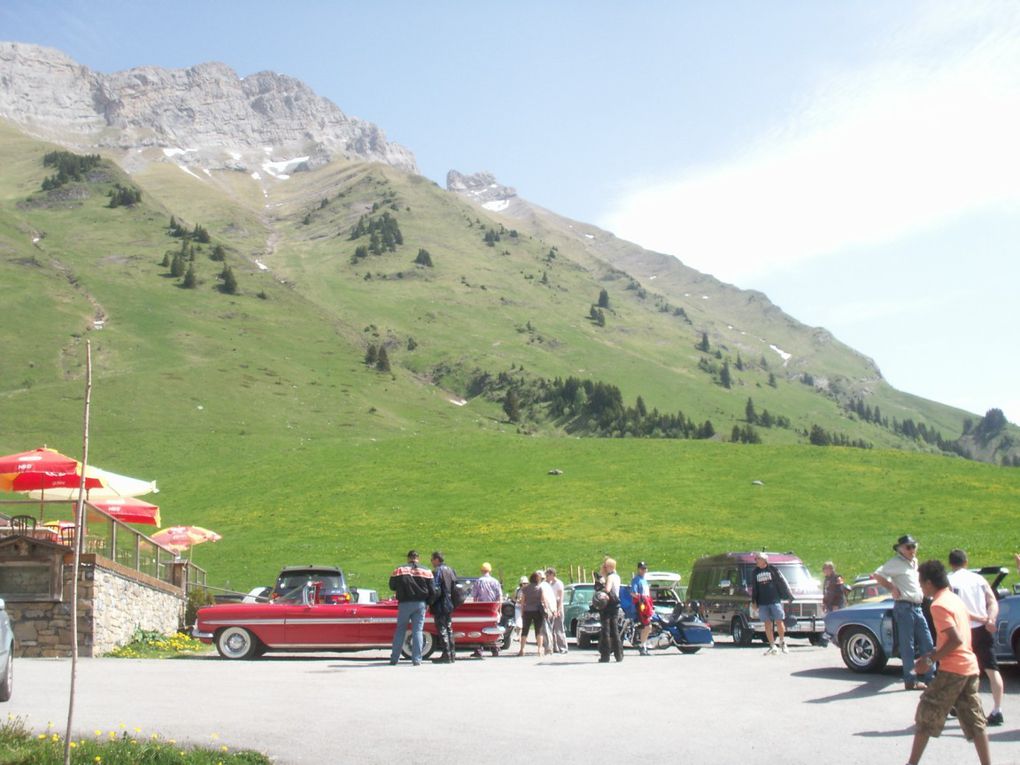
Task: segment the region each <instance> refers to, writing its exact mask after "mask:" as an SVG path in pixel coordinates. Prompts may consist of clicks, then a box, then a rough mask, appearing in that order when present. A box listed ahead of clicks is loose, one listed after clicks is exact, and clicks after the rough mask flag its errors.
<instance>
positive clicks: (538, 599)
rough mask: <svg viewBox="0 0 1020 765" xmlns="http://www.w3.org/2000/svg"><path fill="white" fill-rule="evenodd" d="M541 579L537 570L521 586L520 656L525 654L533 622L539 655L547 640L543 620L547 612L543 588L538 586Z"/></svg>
mask: <svg viewBox="0 0 1020 765" xmlns="http://www.w3.org/2000/svg"><path fill="white" fill-rule="evenodd" d="M541 579H542V577H541V576H539V574H538V572H537V571H536V572H534V573H532V575H531V576H530V577H529V578H528V583H527V584H526V585H525V586H524V587H522V588H521V594H520V604H521V612H522V613H523V619H524V622H523V624H522V626H521V650H520V651H518V653H517V655H518V656H523V655H524V645H525V643H527V641H528V628H529V627H530V626H531V625H532V624H534V625H535V642H536V643H538V655H539V656H541V655H542V648H543V644H544V642H545V637H544V635H543V629H542V620H543V617H544V615H545V614H544V613H543V611H542V588H541V587H539V586H538V585H539V583H540V582H541Z"/></svg>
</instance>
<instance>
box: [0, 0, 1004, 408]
mask: <svg viewBox="0 0 1020 765" xmlns="http://www.w3.org/2000/svg"><path fill="white" fill-rule="evenodd" d="M0 39H7V40H16V41H20V42H34V43H40V44H44V45H50V46H53V47H56V48H59V49H61V50H63V51H64V52H65V53H67V54H68V55H70V56H71V57H72V58H74V59H76V60H77V61H79V62H80V63H82V64H85V65H86V66H89V67H91V68H93V69H97V70H99V71H103V72H110V71H116V70H119V69H127V68H130V67H132V66H139V65H143V64H155V65H160V66H167V67H186V66H191V65H194V64H197V63H200V62H203V61H210V60H217V61H222V62H225V63H226V64H228V65H230V66H232V67H233V68H234V69H235V70H236V71H237V72H238V73H239V74H241V75H245V74H251V73H253V72H256V71H260V70H265V69H270V70H274V71H277V72H281V73H285V74H289V75H292V76H294V77H297V78H299V79H301V80H303V81H305V82H306V83H308V84H309V85H310V86H311V87H312V88H314V89H315V90H316V91H317V92H318V93H320V94H321V95H324V96H326V97H328V98H330V99H331V100H332V101H334V102H335V103H336V104H337V105H338V106H339V107H340V108H341V109H342V110H344V111H345V112H346V113H348V114H350V115H354V116H358V117H362V118H364V119H367V120H370V121H372V122H375V123H377V124H378V125H379V126H380V127H382V128H383V130H384V131H385V132H386V134H387V136H388V137H389V138H390V140H394V141H397V142H398V143H402V144H404V145H406V146H407V147H409V148H410V149H411V150H412V151H414V153H415V155H416V156H417V159H418V164H419V167H420V169H421V171H422V172H423V173H424V174H425V175H426V176H428V177H430V178H432V179H434V180H436V181H438V182H439V183H440V184H442V183H444V182H445V177H446V171H447V170H449V169H451V168H454V169H458V170H461V171H463V172H474V171H478V170H490V171H492V172H493V173H495V175H496V177H497V178H498V179H499V180H500V181H501V182H503V183H506V184H508V185H511V186H514V187H516V188H517V190H518V192H519V193H520V195H521V196H523V197H525V198H526V199H529V200H531V201H533V202H536V203H538V204H540V205H543V206H545V207H548V208H549V209H551V210H554V211H556V212H558V213H561V214H564V215H568V216H570V217H573V218H577V219H579V220H582V221H586V222H590V223H595V224H597V225H601V226H603V227H604V228H607V229H609V230H610V231H613V232H614V233H616V234H617V235H619V236H621V237H623V238H626V239H630V240H632V241H635V242H637V243H639V244H641V245H644V246H646V247H649V248H651V249H655V250H659V251H661V252H667V253H670V254H673V255H676V256H677V257H679V258H680V259H681V260H683V261H684V262H685V263H687V264H688V265H690V266H693V267H694V268H697V269H699V270H701V271H705V272H707V273H711V274H713V275H715V276H717V277H718V278H720V279H722V280H724V281H728V282H732V283H734V284H737V285H738V286H740V287H745V288H753V289H758V290H761V291H763V292H765V293H766V294H768V295H769V297H770V298H772V300H773V301H774V302H775V303H777V304H778V305H780V306H781V307H782V308H783V309H785V310H786V311H787V312H788V313H790V314H792V315H793V316H794V317H796V318H798V319H800V320H801V321H803V322H805V323H807V324H810V325H817V326H823V327H826V328H827V329H829V330H831V331H832V332H833V333H834V334H835V335H836V336H837V337H838V338H839V339H841V340H843V341H844V342H846V343H848V344H849V345H851V346H853V347H854V348H856V349H858V350H859V351H861V352H862V353H865V354H866V355H868V356H871V357H872V358H874V359H875V361H876V362H877V363H878V365H879V367H880V368H881V369H882V372H883V373H884V374H885V376H886V378H887V379H888V380H889V381H890V382H891V383H892V384H893V385H895V386H896V387H898V388H901V389H903V390H906V391H909V392H911V393H916V394H918V395H922V396H925V397H927V398H931V399H935V400H938V401H942V402H945V403H948V404H954V405H956V406H960V407H962V408H965V409H968V410H970V411H973V412H975V413H978V414H983V413H984V412H985V410H987V409H989V408H991V407H999V408H1001V409H1003V410H1004V411H1005V413H1006V415H1007V417H1009V419H1010V420H1011V421H1013V422H1018V421H1020V389H1018V387H1017V383H1018V381H1020V353H1018V352H1017V349H1016V345H1015V343H1016V341H1015V340H1014V339H1013V331H1014V328H1015V326H1016V324H1017V303H1015V302H1013V301H1016V300H1018V297H1020V296H1018V295H1017V291H1018V288H1020V283H1018V281H1020V280H1018V276H1020V265H1018V258H1017V257H1016V255H1017V254H1018V253H1017V252H1016V251H1017V244H1018V243H1020V214H1018V213H1020V150H1018V148H1017V145H1018V142H1020V3H1014V2H1006V1H1005V0H1004V1H1003V2H981V1H979V0H968V2H964V3H961V2H945V3H941V2H934V1H931V2H907V1H905V0H901V1H900V2H887V1H886V0H874V1H873V2H853V0H830V1H826V0H812V1H811V2H803V1H801V2H763V1H761V0H756V1H752V2H715V1H714V0H712V1H709V0H705V1H704V2H698V3H695V2H680V1H679V0H673V1H669V2H638V3H620V2H601V1H599V0H586V2H569V1H561V2H555V3H554V2H548V0H546V1H545V2H530V1H528V0H517V1H516V2H514V3H501V4H497V3H492V2H483V1H482V0H472V1H467V0H465V1H464V2H420V0H416V1H414V2H410V1H409V2H388V1H387V0H376V1H375V2H356V3H355V2H340V1H333V2H327V1H325V0H321V1H320V2H300V1H297V2H292V3H287V4H284V3H280V2H276V1H275V0H266V1H265V2H260V1H258V0H244V2H240V1H238V2H228V1H226V0H219V1H218V2H208V0H205V1H204V2H191V1H190V0H178V1H176V2H172V3H171V2H165V3H159V2H145V0H133V1H132V2H121V1H120V0H105V1H104V2H102V3H92V2H84V1H82V2H71V1H67V2H56V1H52V0H24V1H23V0H4V2H3V3H2V4H0Z"/></svg>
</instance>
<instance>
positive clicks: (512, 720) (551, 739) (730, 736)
mask: <svg viewBox="0 0 1020 765" xmlns="http://www.w3.org/2000/svg"><path fill="white" fill-rule="evenodd" d="M596 658H597V656H596V654H594V653H593V652H591V651H572V652H571V653H570V654H568V655H565V656H556V657H549V658H546V659H538V658H537V657H534V656H528V657H525V658H523V659H519V658H516V657H500V658H498V659H493V658H488V659H485V660H473V661H472V660H466V659H465V660H463V661H458V662H457V663H456V664H454V665H453V666H448V665H429V664H426V665H423V666H422V667H419V668H415V667H411V666H410V665H405V664H404V663H403V662H402V663H401V664H400V665H399V666H397V667H390V666H388V665H387V664H386V661H385V654H383V653H380V652H371V651H366V652H362V653H355V654H344V655H337V654H332V655H316V656H310V655H300V656H295V655H290V656H283V655H280V656H275V657H274V656H273V655H270V656H267V657H265V658H263V659H260V660H257V661H253V662H228V661H224V660H221V659H218V658H216V657H214V656H209V657H201V658H194V659H184V660H176V661H168V660H163V661H159V660H124V659H83V660H81V661H80V662H79V670H78V693H79V696H78V703H77V705H76V712H75V723H76V725H75V727H76V729H77V730H80V731H83V732H85V735H93V732H94V731H95V730H96V729H102V730H103V731H104V732H105V731H109V730H118V731H119V730H121V727H120V726H122V725H123V726H125V727H126V729H127V730H128V731H132V730H133V729H134V728H136V727H137V728H141V729H142V735H148V734H149V733H152V732H158V733H160V734H162V735H163V736H166V737H169V738H174V739H176V740H178V741H182V742H183V741H190V742H194V743H198V744H210V745H214V746H220V745H222V744H226V745H228V746H230V747H232V748H234V747H244V748H253V749H258V750H261V751H264V752H266V753H268V754H270V755H271V756H272V757H273V758H274V760H275V761H276V762H278V763H281V765H329V764H331V763H348V762H350V763H359V764H360V763H387V764H389V763H395V762H400V763H424V762H426V761H429V762H436V761H438V762H440V763H442V765H458V764H459V763H477V762H485V763H487V764H488V763H495V764H500V763H511V762H512V763H515V765H517V764H518V763H520V762H522V761H524V762H531V763H547V762H548V763H553V762H554V763H558V764H562V763H574V762H578V763H580V762H584V763H586V764H592V763H605V762H612V761H614V760H615V761H617V762H619V763H621V764H623V763H632V762H636V761H639V760H643V761H645V762H648V763H653V762H660V761H668V762H677V761H679V762H705V763H709V762H710V763H712V764H713V765H729V764H730V763H750V762H754V763H756V765H757V763H762V762H765V761H766V760H771V761H774V762H781V763H783V765H801V764H803V765H808V764H809V763H810V765H818V764H819V763H824V764H826V765H828V764H830V763H831V764H833V765H854V764H855V763H862V764H864V765H878V764H879V763H897V764H898V763H903V762H904V761H905V760H906V755H907V753H908V751H909V747H910V740H911V736H912V732H911V722H912V720H913V712H914V706H915V704H916V702H917V694H916V693H910V692H906V691H903V690H901V688H902V686H901V685H900V683H899V668H898V665H897V666H895V667H893V666H890V667H889V668H888V669H887V670H886V672H885V673H884V674H881V675H867V676H864V675H854V674H851V673H850V672H848V671H847V670H845V669H843V668H842V663H841V661H840V658H839V653H838V651H837V650H836V649H835V648H833V647H829V648H814V647H811V646H809V645H807V644H806V643H802V644H799V645H798V644H793V645H792V650H791V653H790V654H789V655H788V656H775V657H765V656H762V651H761V649H760V648H759V647H757V646H756V647H753V648H738V647H734V646H732V645H729V644H725V643H723V644H720V645H718V646H717V647H716V648H715V649H711V650H705V651H702V652H701V653H699V654H697V655H694V656H684V655H681V654H679V653H678V652H677V651H676V650H675V649H671V650H669V651H660V652H655V653H654V654H653V655H652V656H650V657H641V656H638V655H637V654H636V653H634V652H632V651H630V652H628V654H627V657H626V659H625V660H624V662H623V663H622V664H619V665H617V664H615V663H612V664H598V663H597V662H596ZM16 666H17V677H16V680H15V692H14V698H13V699H12V700H11V701H10V702H8V703H7V704H5V705H2V706H6V707H7V710H6V711H7V712H9V713H11V714H14V715H20V716H23V717H25V718H27V721H28V724H29V725H30V726H31V727H33V728H36V729H40V730H41V729H45V728H46V726H47V723H48V722H50V721H53V723H54V725H55V727H56V728H57V730H58V731H61V732H62V731H63V728H64V726H65V724H66V719H67V689H68V686H69V675H70V662H69V660H62V659H22V660H19V661H18V663H17V665H16ZM1005 678H1006V683H1007V692H1008V695H1007V699H1006V704H1005V710H1004V711H1005V715H1006V725H1004V726H1003V727H1000V728H992V729H991V738H992V756H993V759H994V761H995V762H996V763H1000V765H1001V763H1017V764H1018V765H1020V671H1017V669H1016V668H1008V669H1007V670H1006V672H1005ZM983 699H984V700H985V701H986V702H987V700H988V695H987V693H984V694H983ZM2 706H0V711H3V708H2ZM976 761H977V760H976V758H975V756H974V753H973V748H972V747H971V746H970V745H969V744H967V743H966V742H965V741H964V739H963V736H962V734H961V732H960V729H959V727H958V726H957V724H956V723H955V721H950V722H949V724H948V725H947V727H946V731H945V733H944V734H943V736H942V738H941V739H939V740H935V741H932V743H931V744H930V745H929V747H928V752H927V754H926V756H925V760H924V762H925V763H926V764H930V765H940V764H944V765H950V764H951V765H959V763H966V762H976Z"/></svg>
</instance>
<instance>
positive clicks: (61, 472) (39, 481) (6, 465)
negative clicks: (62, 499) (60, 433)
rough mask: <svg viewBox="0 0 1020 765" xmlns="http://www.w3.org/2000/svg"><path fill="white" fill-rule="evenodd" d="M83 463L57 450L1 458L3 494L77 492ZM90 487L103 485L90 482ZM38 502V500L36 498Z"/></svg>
mask: <svg viewBox="0 0 1020 765" xmlns="http://www.w3.org/2000/svg"><path fill="white" fill-rule="evenodd" d="M80 467H81V463H79V462H78V460H76V459H73V458H71V457H66V456H64V455H63V454H61V453H60V452H58V451H56V450H54V449H46V448H42V449H33V450H32V451H30V452H19V453H17V454H8V455H6V456H3V457H0V491H17V492H25V491H30V490H33V489H35V490H46V489H51V488H56V487H64V488H67V489H69V490H70V489H77V488H78V486H79V485H80V484H81V473H80V472H79V470H80ZM85 480H86V486H88V485H89V483H92V484H94V485H96V486H98V485H99V481H98V480H97V479H95V478H93V479H91V480H90V479H89V478H86V479H85ZM36 499H38V497H36Z"/></svg>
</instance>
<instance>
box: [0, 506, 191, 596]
mask: <svg viewBox="0 0 1020 765" xmlns="http://www.w3.org/2000/svg"><path fill="white" fill-rule="evenodd" d="M74 504H75V503H74V501H72V500H47V501H46V502H45V503H43V504H42V505H40V502H39V501H38V500H24V499H0V506H3V510H4V511H7V510H8V506H14V507H12V508H11V510H10V512H3V511H0V538H3V537H6V536H15V535H21V536H31V537H34V538H37V539H45V540H47V541H50V542H54V543H56V544H62V545H64V546H66V547H70V548H71V549H74V548H73V546H74V541H75V540H74V533H73V530H72V532H71V533H67V532H66V530H65V531H59V530H49V529H47V528H46V527H44V526H43V525H42V522H41V521H39V520H38V519H37V524H36V529H35V530H34V531H18V530H15V529H13V528H11V527H10V526H9V525H5V524H7V523H8V522H9V521H10V517H11V515H20V514H27V513H26V512H25V511H27V510H29V509H30V508H32V507H33V506H34V507H36V508H39V509H40V511H41V512H40V513H39V515H43V511H45V510H46V509H51V510H56V512H55V513H54V515H55V517H56V518H60V517H62V516H64V515H66V514H67V510H66V508H67V507H69V506H73V505H74ZM71 512H72V513H73V507H72V510H71ZM81 551H82V552H85V553H92V554H94V555H99V556H102V557H104V558H107V559H109V560H112V561H114V562H115V563H118V564H119V565H121V566H124V567H125V568H129V569H133V570H135V571H138V572H141V573H143V574H146V575H148V576H151V577H153V578H155V579H159V580H160V581H163V582H167V583H169V584H175V585H177V586H180V587H190V586H196V585H197V586H205V584H206V572H205V569H203V568H201V567H199V566H196V565H195V564H193V563H192V562H191V561H190V560H182V559H181V558H180V556H179V555H178V554H177V553H175V552H174V551H173V550H170V549H169V548H166V547H163V546H162V545H160V544H159V543H158V542H154V541H153V540H152V539H150V538H149V537H147V536H146V535H145V534H143V533H141V532H140V531H138V530H137V529H134V528H132V527H131V526H128V525H127V524H126V523H123V522H121V521H118V520H117V519H116V518H113V517H111V516H109V515H107V514H106V513H104V512H103V511H102V510H100V509H99V508H98V507H94V506H92V505H90V504H89V503H88V502H87V501H86V502H85V534H84V536H83V538H82V540H81ZM182 567H183V568H184V572H183V574H184V576H183V580H184V581H183V582H182V581H181V578H182V577H181V575H180V573H175V571H179V570H180V569H181V568H182Z"/></svg>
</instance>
